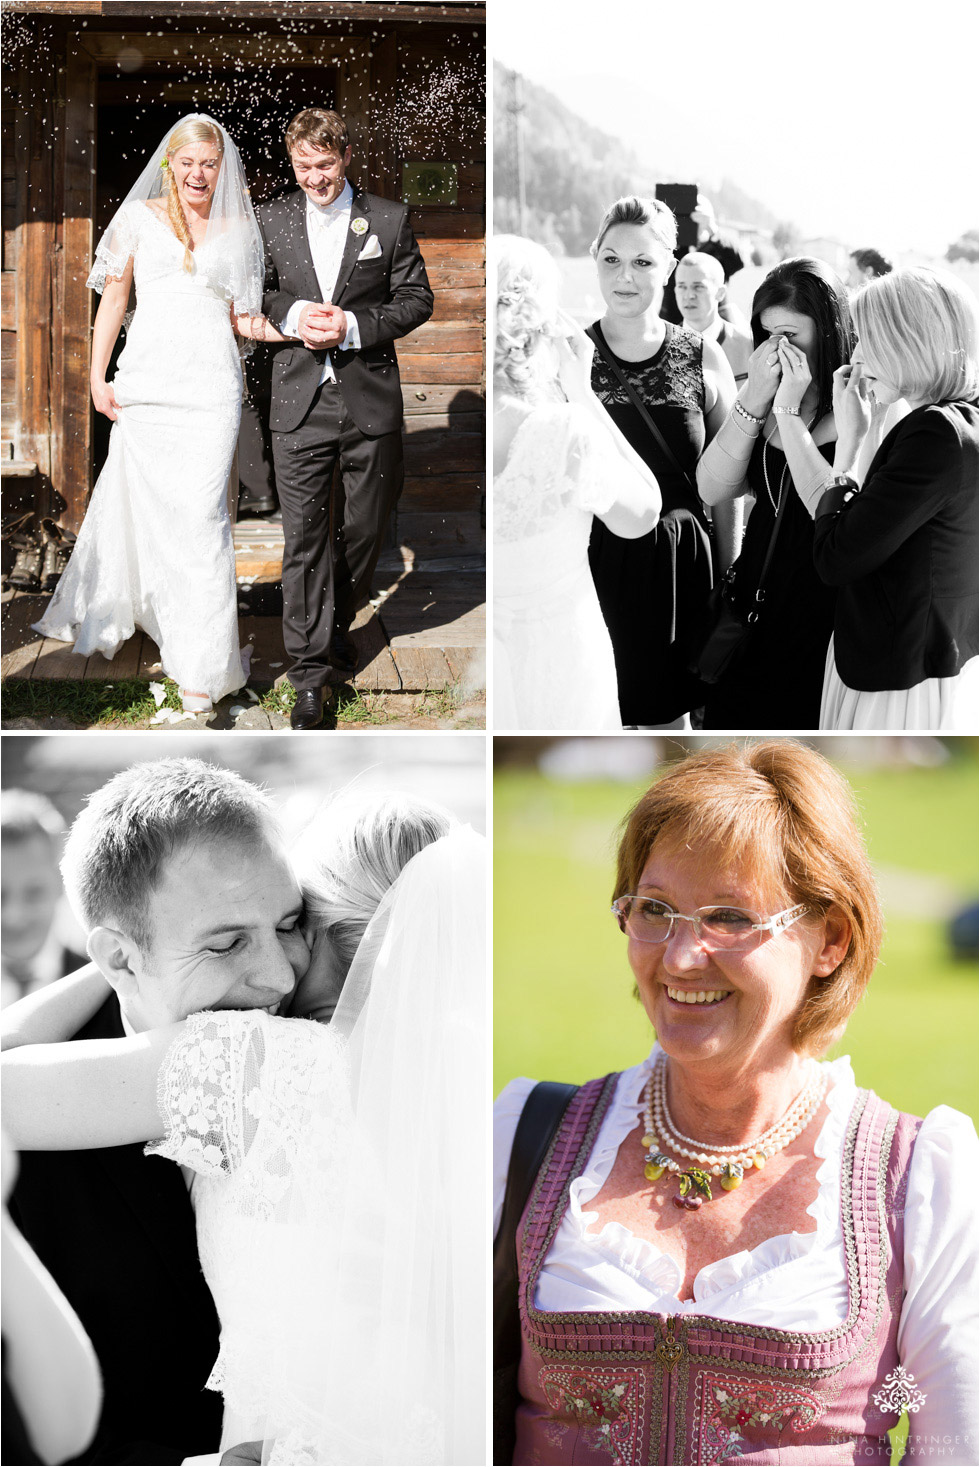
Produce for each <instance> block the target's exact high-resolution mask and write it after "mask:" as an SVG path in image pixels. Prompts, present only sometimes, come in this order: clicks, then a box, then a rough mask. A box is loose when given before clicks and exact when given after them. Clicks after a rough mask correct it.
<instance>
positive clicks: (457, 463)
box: [405, 433, 486, 477]
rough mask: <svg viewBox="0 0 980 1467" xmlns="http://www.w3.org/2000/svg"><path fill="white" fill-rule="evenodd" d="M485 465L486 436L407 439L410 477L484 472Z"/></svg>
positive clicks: (448, 435) (454, 435)
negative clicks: (484, 437)
mask: <svg viewBox="0 0 980 1467" xmlns="http://www.w3.org/2000/svg"><path fill="white" fill-rule="evenodd" d="M485 462H486V445H485V443H484V440H483V434H482V433H433V434H432V435H431V436H430V435H426V436H425V437H424V438H423V437H421V435H419V436H416V435H413V434H409V435H408V436H407V437H406V439H405V473H406V475H419V474H424V475H425V476H426V477H433V476H438V475H440V474H461V473H466V472H467V471H470V472H477V473H482V471H483V466H484V464H485Z"/></svg>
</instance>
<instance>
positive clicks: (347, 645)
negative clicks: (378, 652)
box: [327, 627, 358, 672]
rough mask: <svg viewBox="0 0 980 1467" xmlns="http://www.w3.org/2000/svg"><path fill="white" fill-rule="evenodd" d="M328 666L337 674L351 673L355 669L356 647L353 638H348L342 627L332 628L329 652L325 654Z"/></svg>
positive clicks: (356, 661) (356, 660)
mask: <svg viewBox="0 0 980 1467" xmlns="http://www.w3.org/2000/svg"><path fill="white" fill-rule="evenodd" d="M327 655H328V656H329V658H330V664H331V666H332V667H335V668H336V669H337V671H338V672H353V671H354V670H355V668H356V667H357V663H358V655H357V647H356V646H355V645H354V638H353V637H351V636H349V635H348V633H347V632H345V631H344V630H343V628H342V627H334V629H333V636H332V637H331V638H330V651H329V653H328V654H327Z"/></svg>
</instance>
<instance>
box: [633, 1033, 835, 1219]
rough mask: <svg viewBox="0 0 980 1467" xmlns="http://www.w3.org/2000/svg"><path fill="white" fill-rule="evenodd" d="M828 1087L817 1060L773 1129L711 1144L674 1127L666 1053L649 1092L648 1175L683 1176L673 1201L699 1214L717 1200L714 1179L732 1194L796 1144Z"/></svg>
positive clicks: (645, 1140) (654, 1178) (659, 1058)
mask: <svg viewBox="0 0 980 1467" xmlns="http://www.w3.org/2000/svg"><path fill="white" fill-rule="evenodd" d="M826 1089H827V1074H826V1072H825V1071H824V1069H823V1067H822V1066H821V1065H818V1064H817V1063H816V1062H814V1061H811V1064H810V1069H809V1073H808V1075H807V1080H806V1084H805V1085H804V1086H803V1089H802V1090H801V1091H800V1093H799V1095H797V1097H796V1099H795V1100H794V1101H793V1102H792V1104H791V1105H790V1106H789V1109H788V1110H787V1111H786V1112H785V1114H784V1115H783V1116H781V1117H780V1119H779V1120H778V1121H777V1122H776V1123H775V1125H772V1126H770V1127H769V1129H768V1131H763V1133H762V1135H761V1136H757V1137H756V1139H755V1140H754V1141H748V1142H743V1143H742V1144H740V1145H738V1146H709V1145H707V1144H706V1143H705V1142H703V1141H697V1140H695V1139H694V1137H693V1136H685V1135H684V1132H683V1131H681V1130H679V1129H678V1128H677V1126H676V1125H675V1124H674V1120H673V1117H672V1116H671V1114H670V1110H669V1109H668V1106H667V1056H666V1055H665V1054H664V1053H663V1052H661V1053H660V1054H659V1055H658V1056H657V1060H656V1063H655V1065H654V1068H653V1072H652V1074H651V1075H650V1077H649V1079H648V1080H647V1083H646V1086H645V1087H644V1091H643V1097H644V1111H643V1115H644V1122H645V1131H644V1135H643V1140H642V1141H641V1143H640V1144H641V1145H642V1147H643V1150H644V1151H645V1152H646V1162H645V1164H644V1168H643V1170H644V1174H645V1176H646V1178H647V1180H648V1181H650V1182H656V1181H659V1179H660V1178H661V1177H662V1176H663V1174H664V1172H670V1173H671V1175H672V1176H675V1177H676V1178H677V1187H678V1195H677V1196H676V1197H674V1198H672V1199H671V1200H672V1201H673V1203H674V1206H675V1207H683V1208H686V1209H688V1210H689V1211H691V1212H694V1211H696V1210H697V1209H698V1208H699V1207H700V1206H701V1205H702V1203H704V1202H706V1201H707V1202H710V1201H711V1200H712V1192H711V1178H712V1177H717V1178H718V1179H719V1181H720V1182H721V1185H722V1187H723V1188H724V1190H725V1191H726V1192H733V1191H734V1190H735V1188H736V1187H740V1186H741V1185H742V1179H743V1177H744V1176H745V1173H746V1172H747V1171H751V1170H753V1168H754V1169H755V1170H756V1171H761V1170H762V1168H763V1167H764V1166H765V1164H766V1162H767V1161H769V1160H770V1158H771V1157H773V1156H775V1155H776V1153H777V1152H779V1151H782V1150H784V1149H785V1147H787V1146H788V1145H789V1143H790V1142H791V1141H795V1140H796V1137H797V1136H799V1135H800V1134H801V1133H802V1132H803V1131H805V1130H806V1128H807V1126H808V1125H809V1124H810V1122H811V1121H812V1120H813V1117H814V1116H815V1115H816V1113H817V1110H818V1109H819V1106H820V1103H821V1101H822V1100H823V1097H824V1093H825V1091H826ZM676 1157H681V1158H683V1159H684V1160H683V1161H678V1160H676V1159H675V1158H676Z"/></svg>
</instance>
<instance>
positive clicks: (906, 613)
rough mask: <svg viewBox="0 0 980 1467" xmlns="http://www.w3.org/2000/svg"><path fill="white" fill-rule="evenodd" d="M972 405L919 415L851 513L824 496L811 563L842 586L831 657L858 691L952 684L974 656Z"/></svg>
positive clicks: (942, 406)
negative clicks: (927, 681) (926, 682)
mask: <svg viewBox="0 0 980 1467" xmlns="http://www.w3.org/2000/svg"><path fill="white" fill-rule="evenodd" d="M977 441H978V429H977V403H976V401H973V402H942V403H932V404H930V405H929V406H927V407H921V408H916V409H915V411H914V412H911V413H909V415H908V417H906V418H903V419H902V421H901V422H900V423H897V424H896V425H895V427H894V428H893V429H892V430H891V432H890V433H889V434H888V436H887V437H886V438H885V440H884V442H883V443H882V444H881V447H880V448H879V449H878V452H877V453H876V454H875V456H874V458H873V459H872V461H871V466H870V468H869V469H868V474H867V478H866V479H865V481H864V486H863V488H862V489H861V491H860V492H859V493H858V494H855V495H854V496H853V497H852V498H851V499H850V500H849V501H848V502H847V503H846V504H843V505H841V504H840V503H839V496H838V502H835V501H834V497H833V496H831V495H827V496H825V499H824V501H823V502H822V503H821V505H820V509H819V510H818V517H817V521H816V524H815V526H814V539H813V558H814V564H815V565H816V568H817V573H818V575H819V576H820V577H821V579H822V580H824V581H826V582H827V583H828V585H831V586H839V587H840V593H839V595H838V597H837V610H836V615H835V619H834V660H835V662H836V664H837V671H838V673H839V674H840V677H841V680H842V681H843V682H844V683H845V684H846V685H847V686H848V687H849V688H853V689H854V690H855V691H857V692H883V691H888V690H891V689H896V690H898V689H903V688H914V687H915V685H916V683H920V682H922V681H923V679H924V678H931V677H952V676H953V675H954V674H955V673H957V672H959V670H960V668H961V667H962V666H963V664H964V663H965V662H966V661H968V659H969V658H971V657H974V656H975V655H976V653H977V646H978V638H977V553H978V543H977Z"/></svg>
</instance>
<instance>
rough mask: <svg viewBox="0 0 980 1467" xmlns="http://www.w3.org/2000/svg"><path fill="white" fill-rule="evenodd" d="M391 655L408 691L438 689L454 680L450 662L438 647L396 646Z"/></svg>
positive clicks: (404, 687)
mask: <svg viewBox="0 0 980 1467" xmlns="http://www.w3.org/2000/svg"><path fill="white" fill-rule="evenodd" d="M391 655H392V657H393V658H394V660H395V666H396V667H397V668H398V675H399V677H400V678H401V683H402V689H403V691H404V692H406V693H424V692H426V691H428V690H431V691H437V690H438V689H440V688H444V687H446V686H447V684H448V683H450V682H451V681H452V677H451V674H450V671H449V663H448V662H447V661H446V659H445V657H444V656H443V655H442V652H441V650H440V649H439V648H438V647H396V646H393V647H392V649H391Z"/></svg>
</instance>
